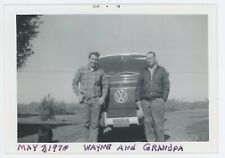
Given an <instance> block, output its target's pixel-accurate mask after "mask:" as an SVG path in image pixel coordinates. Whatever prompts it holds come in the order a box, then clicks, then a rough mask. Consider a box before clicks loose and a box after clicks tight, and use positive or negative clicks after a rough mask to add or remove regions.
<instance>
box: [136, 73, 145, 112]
mask: <svg viewBox="0 0 225 158" xmlns="http://www.w3.org/2000/svg"><path fill="white" fill-rule="evenodd" d="M142 74H143V72H142V71H141V72H140V73H139V77H138V82H137V88H136V104H137V106H138V109H141V98H140V90H141V80H142Z"/></svg>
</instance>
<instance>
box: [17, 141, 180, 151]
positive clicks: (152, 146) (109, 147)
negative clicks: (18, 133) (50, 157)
mask: <svg viewBox="0 0 225 158" xmlns="http://www.w3.org/2000/svg"><path fill="white" fill-rule="evenodd" d="M70 145H71V144H70ZM80 147H81V148H80ZM69 149H70V146H69V145H68V144H18V146H17V151H23V152H42V153H48V152H51V153H60V152H65V151H68V150H69ZM72 151H73V152H76V150H74V149H73V150H72V149H71V152H72ZM77 151H83V152H101V151H103V152H105V151H113V152H114V151H115V152H126V151H138V152H140V151H143V152H144V153H145V152H183V151H184V147H183V146H182V144H172V143H163V144H162V143H160V144H157V143H153V142H152V143H142V144H141V145H140V144H136V143H129V144H127V143H123V144H120V143H119V144H111V143H85V144H82V145H81V146H79V147H78V148H77Z"/></svg>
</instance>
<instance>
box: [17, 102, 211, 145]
mask: <svg viewBox="0 0 225 158" xmlns="http://www.w3.org/2000/svg"><path fill="white" fill-rule="evenodd" d="M82 116H83V115H82V110H81V111H80V112H77V113H76V114H73V115H57V116H56V118H55V120H53V121H50V124H51V126H52V128H53V140H54V142H85V141H86V135H87V133H85V129H84V128H83V127H81V126H79V122H80V121H81V120H82ZM208 116H209V114H208V108H207V106H205V107H204V108H199V107H198V108H189V109H185V110H168V111H167V112H166V115H165V117H166V122H165V129H166V131H165V133H166V141H167V142H182V141H185V142H189V141H208V140H209V124H208V122H209V119H208V118H209V117H208ZM40 123H41V122H40V120H39V118H38V117H37V116H32V117H25V118H18V134H19V133H21V131H22V130H23V132H22V134H19V135H18V142H37V129H38V124H40ZM24 124H27V125H25V126H24ZM28 124H29V125H28ZM58 124H60V126H58ZM29 129H32V131H30V130H29ZM139 132H141V131H140V130H137V129H134V128H131V129H120V130H111V129H106V133H105V135H106V136H107V141H121V142H123V141H127V140H129V141H144V138H140V137H144V136H143V135H142V133H143V132H142V133H141V134H140V133H139ZM127 133H129V134H127ZM137 135H138V136H137ZM115 138H117V139H115Z"/></svg>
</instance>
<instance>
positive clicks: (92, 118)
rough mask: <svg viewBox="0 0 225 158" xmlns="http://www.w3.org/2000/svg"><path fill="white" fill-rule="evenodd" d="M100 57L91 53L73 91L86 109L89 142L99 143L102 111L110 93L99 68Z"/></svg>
mask: <svg viewBox="0 0 225 158" xmlns="http://www.w3.org/2000/svg"><path fill="white" fill-rule="evenodd" d="M99 56H100V54H99V53H98V52H91V53H90V54H89V63H88V65H86V66H83V67H81V68H79V69H78V70H77V72H76V74H75V77H74V79H73V90H74V92H75V94H76V95H77V96H78V100H79V102H80V103H81V104H82V106H83V108H84V109H85V114H84V115H83V121H84V122H85V124H84V126H85V127H86V128H87V130H88V133H89V142H97V139H98V127H99V116H100V110H101V106H102V105H103V104H104V101H105V98H106V96H107V91H108V81H107V77H106V76H105V74H104V71H103V70H102V69H100V68H98V66H97V63H98V58H99Z"/></svg>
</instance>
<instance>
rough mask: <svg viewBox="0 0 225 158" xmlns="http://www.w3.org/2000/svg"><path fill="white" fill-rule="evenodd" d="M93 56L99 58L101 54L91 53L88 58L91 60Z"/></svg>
mask: <svg viewBox="0 0 225 158" xmlns="http://www.w3.org/2000/svg"><path fill="white" fill-rule="evenodd" d="M92 55H95V56H96V57H99V56H100V53H99V52H91V53H89V55H88V58H89V59H90V58H91V56H92Z"/></svg>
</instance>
